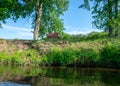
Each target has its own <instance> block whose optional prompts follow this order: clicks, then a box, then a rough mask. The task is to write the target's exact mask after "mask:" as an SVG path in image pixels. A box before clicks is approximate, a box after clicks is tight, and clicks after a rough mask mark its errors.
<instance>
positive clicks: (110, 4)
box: [108, 0, 113, 37]
mask: <svg viewBox="0 0 120 86" xmlns="http://www.w3.org/2000/svg"><path fill="white" fill-rule="evenodd" d="M108 12H109V15H108V16H109V20H112V3H111V0H108ZM108 27H109V30H108V31H109V34H108V35H109V37H112V33H113V29H112V27H111V25H110V24H109V26H108Z"/></svg>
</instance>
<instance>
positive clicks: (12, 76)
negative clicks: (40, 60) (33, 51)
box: [0, 66, 120, 86]
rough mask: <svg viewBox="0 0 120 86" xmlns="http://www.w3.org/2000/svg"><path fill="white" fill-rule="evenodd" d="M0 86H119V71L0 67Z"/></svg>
mask: <svg viewBox="0 0 120 86" xmlns="http://www.w3.org/2000/svg"><path fill="white" fill-rule="evenodd" d="M0 86H120V70H114V69H103V68H59V67H28V66H27V67H23V66H0Z"/></svg>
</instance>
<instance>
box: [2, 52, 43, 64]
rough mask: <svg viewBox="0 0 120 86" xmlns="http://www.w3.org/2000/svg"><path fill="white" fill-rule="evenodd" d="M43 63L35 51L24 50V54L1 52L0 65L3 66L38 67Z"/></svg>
mask: <svg viewBox="0 0 120 86" xmlns="http://www.w3.org/2000/svg"><path fill="white" fill-rule="evenodd" d="M40 62H41V59H40V57H39V54H38V53H37V51H35V50H24V51H22V52H18V51H15V52H12V53H11V54H7V53H6V52H0V63H2V64H20V65H31V64H34V65H38V64H39V63H40Z"/></svg>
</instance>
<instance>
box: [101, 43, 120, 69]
mask: <svg viewBox="0 0 120 86" xmlns="http://www.w3.org/2000/svg"><path fill="white" fill-rule="evenodd" d="M100 55H101V59H100V62H101V64H102V66H105V67H117V68H120V45H114V44H107V45H106V46H105V47H104V48H103V49H102V50H101V53H100Z"/></svg>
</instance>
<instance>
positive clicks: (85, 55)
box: [46, 48, 99, 66]
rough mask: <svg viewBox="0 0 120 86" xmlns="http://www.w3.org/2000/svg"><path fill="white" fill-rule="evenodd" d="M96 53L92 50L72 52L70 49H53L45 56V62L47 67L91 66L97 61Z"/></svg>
mask: <svg viewBox="0 0 120 86" xmlns="http://www.w3.org/2000/svg"><path fill="white" fill-rule="evenodd" d="M98 55H99V54H98V52H96V51H95V50H93V49H80V50H74V49H71V48H68V49H64V50H62V49H60V48H54V49H52V50H51V51H50V52H49V53H48V54H47V56H46V57H47V62H48V64H49V65H55V66H60V65H68V66H70V65H72V66H75V65H77V66H79V65H86V64H87V65H88V66H89V65H93V64H94V63H96V61H97V57H98Z"/></svg>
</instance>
